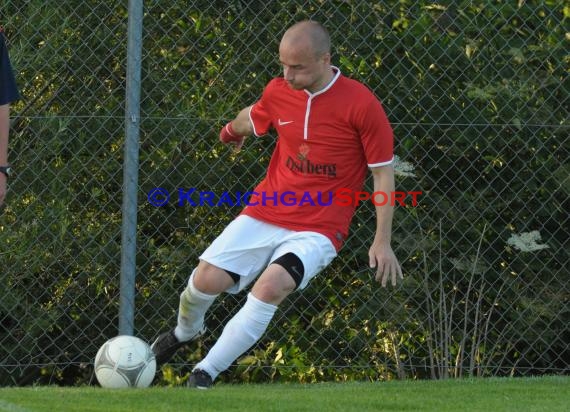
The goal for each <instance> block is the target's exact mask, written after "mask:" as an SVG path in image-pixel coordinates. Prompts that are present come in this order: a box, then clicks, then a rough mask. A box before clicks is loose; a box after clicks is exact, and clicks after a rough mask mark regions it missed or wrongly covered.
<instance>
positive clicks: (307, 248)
mask: <svg viewBox="0 0 570 412" xmlns="http://www.w3.org/2000/svg"><path fill="white" fill-rule="evenodd" d="M279 59H280V62H281V65H282V67H283V77H280V78H276V79H273V80H272V81H270V82H269V84H268V85H267V86H266V88H265V90H264V91H263V94H262V96H261V98H260V100H259V101H257V102H255V103H254V104H253V105H251V106H248V107H246V108H244V109H242V110H241V111H240V112H239V114H238V115H237V117H236V118H235V119H234V120H233V121H231V122H230V123H228V124H227V125H225V126H224V127H223V128H222V130H221V132H220V139H221V141H222V142H223V143H230V144H234V145H236V147H237V148H238V149H239V148H241V146H242V145H243V143H244V137H245V136H248V135H252V134H253V135H255V136H261V135H263V134H265V133H267V132H268V131H269V130H270V129H275V130H276V132H277V134H278V139H277V144H276V147H275V151H274V153H273V155H272V157H271V161H270V164H269V167H268V170H267V174H266V176H265V178H264V180H263V181H262V182H261V183H260V184H259V185H258V186H257V187H256V189H255V190H254V192H255V193H254V194H253V195H252V197H251V199H250V200H249V202H248V203H249V205H248V206H247V207H246V208H245V209H243V211H242V212H241V214H240V215H239V216H238V217H237V218H236V219H235V220H233V221H232V222H231V223H230V224H229V225H228V227H227V228H226V229H225V230H224V231H223V232H222V233H221V235H219V237H218V238H217V239H215V240H214V242H213V243H212V244H211V245H210V246H209V247H208V248H207V249H206V250H205V251H204V253H203V254H202V255H201V256H200V260H199V263H198V266H197V267H196V268H195V269H194V271H193V272H192V274H191V275H190V278H189V281H188V285H187V287H186V288H185V290H184V291H183V292H182V294H181V296H180V303H179V309H178V321H177V325H176V327H175V328H174V329H173V330H170V331H168V332H164V333H162V334H161V335H159V336H158V338H157V339H156V340H155V341H154V343H153V344H152V349H153V351H154V352H155V355H156V359H157V362H158V364H162V363H164V362H167V361H168V360H169V359H170V358H171V357H172V356H173V355H174V353H175V352H176V351H177V350H178V349H179V348H180V347H181V346H183V345H184V344H185V343H188V342H190V341H193V340H195V339H197V338H199V337H200V336H201V335H202V334H203V333H204V318H205V314H206V311H207V310H208V308H209V307H210V306H211V305H212V303H213V302H214V300H215V299H216V297H217V296H218V295H219V294H220V293H222V292H228V293H237V292H239V291H241V290H243V289H244V288H246V287H247V286H248V285H249V284H250V283H252V282H254V281H255V282H254V283H253V286H252V288H251V291H250V293H249V294H248V295H247V301H246V303H245V304H244V306H243V307H242V308H241V309H240V310H239V312H238V313H237V314H236V315H235V316H234V317H233V318H232V319H231V320H229V321H228V323H227V324H226V325H225V328H224V330H223V332H222V334H221V336H220V337H219V339H218V340H217V342H216V343H215V345H214V346H213V347H212V348H211V350H210V351H209V352H208V354H207V356H206V357H205V358H204V359H203V360H202V361H201V362H199V363H198V364H197V365H196V366H195V368H194V369H193V371H192V373H191V375H190V377H189V379H188V386H190V387H197V388H209V387H210V386H212V383H213V381H214V380H215V378H216V377H217V376H218V374H219V373H221V372H222V371H224V370H225V369H227V368H228V367H229V366H230V365H231V364H232V363H233V362H234V361H235V360H236V359H237V358H238V357H239V356H240V355H242V354H243V353H244V352H246V351H247V350H248V349H249V348H250V347H251V346H253V345H254V344H255V343H256V342H257V341H258V340H259V339H260V338H261V336H262V335H263V333H264V332H265V330H266V328H267V326H268V325H269V323H270V321H271V319H272V317H273V315H274V313H275V311H276V310H277V307H278V305H279V304H280V303H281V302H282V301H283V300H284V299H285V298H286V297H287V295H289V294H290V293H292V292H293V291H295V290H302V289H303V288H305V287H306V286H307V284H308V283H309V281H310V280H311V279H312V278H313V277H314V276H316V275H317V274H318V273H319V272H320V271H322V270H323V269H324V268H325V267H326V266H327V265H329V263H330V262H331V261H332V260H333V258H334V257H335V256H336V254H337V252H338V251H339V249H340V248H341V246H342V244H343V241H344V240H345V239H346V236H347V234H348V227H349V224H350V221H351V219H352V216H353V214H354V210H355V206H354V205H353V204H351V205H350V206H346V205H344V206H340V205H338V204H335V202H328V201H323V200H321V201H319V199H318V196H319V195H322V194H323V193H329V192H331V193H334V191H335V190H338V189H340V188H348V189H351V190H353V191H354V192H357V191H360V190H361V189H362V186H363V183H364V179H365V177H366V174H367V169H370V171H371V172H372V176H373V179H374V191H383V192H385V193H389V192H391V191H393V190H394V172H393V168H392V161H393V134H392V128H391V126H390V124H389V121H388V119H387V117H386V114H385V113H384V110H383V108H382V106H381V104H380V102H379V101H378V99H377V98H376V97H375V96H374V95H373V93H372V92H371V91H370V90H369V89H368V88H366V87H365V86H364V85H362V84H361V83H359V82H357V81H355V80H351V79H349V78H347V77H344V76H343V75H342V73H341V72H340V71H339V69H338V68H336V67H334V66H332V65H331V52H330V39H329V35H328V33H327V31H326V29H325V28H324V27H323V26H322V25H320V24H319V23H317V22H314V21H302V22H299V23H296V24H295V25H293V26H292V27H290V28H289V29H288V30H287V31H286V32H285V34H284V35H283V38H282V39H281V43H280V46H279ZM284 192H287V193H288V194H289V195H291V194H293V196H296V202H295V205H294V206H290V205H284V204H283V203H282V202H280V199H279V197H280V194H282V193H284ZM288 203H289V204H290V203H292V202H291V201H290V199H289V200H288ZM392 215H393V207H392V206H391V205H388V204H386V205H384V206H376V234H375V237H374V240H373V241H372V246H371V247H370V249H369V265H370V267H372V268H376V275H375V278H376V280H377V281H378V282H380V283H381V285H382V286H383V287H385V286H386V284H387V282H388V280H390V282H391V283H392V285H395V284H396V282H397V279H398V278H402V271H401V269H400V265H399V263H398V260H397V259H396V257H395V255H394V252H393V251H392V248H391V245H390V240H391V231H392Z"/></svg>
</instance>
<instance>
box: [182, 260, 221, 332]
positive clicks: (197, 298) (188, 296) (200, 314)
mask: <svg viewBox="0 0 570 412" xmlns="http://www.w3.org/2000/svg"><path fill="white" fill-rule="evenodd" d="M195 272H196V269H194V271H193V272H192V275H191V276H190V279H189V280H188V286H187V287H186V289H184V291H183V292H182V293H181V294H180V304H179V306H178V323H177V325H176V328H175V329H174V335H175V336H176V338H178V340H179V341H181V342H183V341H186V340H190V339H192V338H193V337H195V336H196V335H197V334H198V333H199V332H200V331H201V330H202V328H203V327H204V316H205V315H206V311H207V310H208V309H209V308H210V306H212V303H214V300H215V299H216V297H217V296H218V295H208V294H206V293H203V292H200V291H199V290H198V289H196V288H195V287H194V281H193V279H194V273H195Z"/></svg>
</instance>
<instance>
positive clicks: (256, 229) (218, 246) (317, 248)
mask: <svg viewBox="0 0 570 412" xmlns="http://www.w3.org/2000/svg"><path fill="white" fill-rule="evenodd" d="M286 253H294V254H295V255H297V256H298V257H299V259H301V262H303V266H304V268H305V273H304V276H303V279H302V281H301V283H300V285H299V288H298V289H303V288H305V287H306V286H307V285H308V284H309V281H310V280H311V279H312V278H314V277H315V276H316V275H317V273H319V272H320V271H321V270H322V269H324V268H325V267H326V266H328V264H329V263H330V262H331V261H332V260H333V259H334V258H335V256H336V250H335V248H334V246H333V244H332V242H331V241H330V239H329V238H327V237H326V236H325V235H322V234H320V233H316V232H308V231H306V232H296V231H293V230H289V229H285V228H282V227H279V226H275V225H271V224H269V223H265V222H262V221H260V220H257V219H254V218H252V217H250V216H247V215H240V216H238V217H237V218H236V219H235V220H234V221H233V222H231V223H230V224H229V225H228V226H227V227H226V228H225V230H224V231H223V232H222V233H221V234H220V235H219V236H218V237H217V238H216V239H215V240H214V241H213V242H212V244H211V245H210V246H209V247H208V248H207V249H206V250H205V251H204V253H202V255H201V256H200V259H202V260H204V261H206V262H208V263H210V264H212V265H214V266H217V267H219V268H221V269H224V270H227V271H230V272H234V273H236V274H238V275H240V281H239V282H238V283H236V284H235V285H234V286H233V287H231V288H230V289H228V290H227V292H229V293H237V292H239V291H241V290H243V289H244V288H245V287H247V286H248V285H249V284H250V283H251V282H252V281H253V280H255V279H256V278H257V277H258V276H259V275H260V274H261V272H262V271H263V270H265V268H266V267H267V266H268V265H269V263H271V262H273V261H274V260H275V259H277V258H279V257H281V256H283V255H285V254H286Z"/></svg>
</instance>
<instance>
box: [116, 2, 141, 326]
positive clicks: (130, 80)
mask: <svg viewBox="0 0 570 412" xmlns="http://www.w3.org/2000/svg"><path fill="white" fill-rule="evenodd" d="M142 18H143V0H129V22H128V44H127V89H126V107H125V149H124V155H125V158H124V163H123V182H124V183H123V213H122V234H121V288H120V290H121V297H120V307H119V334H121V335H132V334H133V329H134V309H135V276H136V236H137V191H138V166H139V127H140V88H141V53H142Z"/></svg>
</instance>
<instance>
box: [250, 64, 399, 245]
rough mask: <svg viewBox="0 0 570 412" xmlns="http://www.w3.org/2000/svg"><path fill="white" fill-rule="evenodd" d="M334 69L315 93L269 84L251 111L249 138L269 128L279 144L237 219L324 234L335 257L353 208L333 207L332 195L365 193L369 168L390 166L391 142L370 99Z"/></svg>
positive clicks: (365, 90)
mask: <svg viewBox="0 0 570 412" xmlns="http://www.w3.org/2000/svg"><path fill="white" fill-rule="evenodd" d="M334 70H335V72H336V73H335V76H334V78H333V80H332V81H331V82H330V84H329V85H328V86H327V87H326V88H325V89H323V90H321V91H319V92H317V93H310V92H308V91H307V90H294V89H292V88H291V87H290V86H289V85H288V84H287V82H286V81H285V79H283V78H276V79H273V80H272V81H270V82H269V83H268V85H267V86H266V88H265V90H264V91H263V94H262V97H261V99H260V100H259V101H258V102H256V103H255V104H254V105H253V106H252V108H251V110H250V120H251V122H252V125H253V128H254V134H255V135H256V136H261V135H263V134H265V133H267V132H268V130H269V129H270V128H274V129H276V131H277V134H278V139H277V144H276V147H275V151H274V152H273V155H272V157H271V161H270V163H269V167H268V170H267V174H266V176H265V178H264V179H263V180H262V181H261V183H259V185H258V186H257V187H256V188H255V190H254V193H253V195H252V196H251V198H250V200H249V202H248V203H249V205H248V206H247V207H246V208H245V209H244V210H243V211H242V213H243V214H246V215H248V216H251V217H253V218H256V219H259V220H262V221H265V222H267V223H270V224H274V225H277V226H281V227H284V228H287V229H290V230H295V231H306V230H308V231H313V232H317V233H321V234H323V235H325V236H327V237H328V238H329V239H330V240H331V241H332V243H333V245H334V246H335V248H336V250H337V251H338V250H339V249H340V248H341V246H342V243H343V241H344V240H345V239H346V236H347V235H348V228H349V225H350V221H351V220H352V217H353V215H354V210H355V206H354V204H351V205H350V206H345V205H338V204H335V202H334V197H335V192H336V191H337V190H338V189H341V188H348V189H350V190H352V191H354V192H357V191H360V190H362V186H363V184H364V179H365V177H366V174H367V167H378V166H383V165H387V164H390V163H391V162H392V160H393V157H394V156H393V140H394V139H393V132H392V127H391V126H390V123H389V121H388V118H387V117H386V114H385V112H384V109H383V108H382V105H381V104H380V102H379V101H378V99H377V98H376V97H375V96H374V94H373V93H372V92H371V91H370V90H369V89H368V88H367V87H366V86H364V85H363V84H362V83H359V82H357V81H356V80H352V79H349V78H347V77H345V76H343V75H342V74H341V73H340V71H339V70H338V69H337V68H334ZM331 196H332V199H331Z"/></svg>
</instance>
